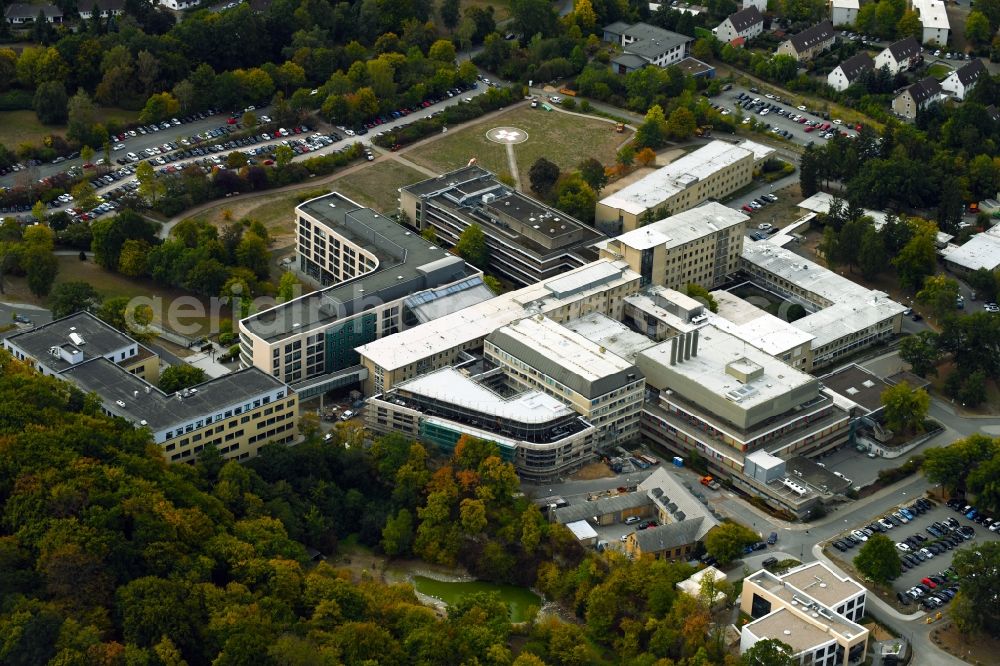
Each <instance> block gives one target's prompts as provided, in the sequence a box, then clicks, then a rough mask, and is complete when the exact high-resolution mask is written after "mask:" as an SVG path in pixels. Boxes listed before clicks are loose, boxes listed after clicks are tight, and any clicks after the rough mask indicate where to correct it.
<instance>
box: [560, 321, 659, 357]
mask: <svg viewBox="0 0 1000 666" xmlns="http://www.w3.org/2000/svg"><path fill="white" fill-rule="evenodd" d="M563 326H565V327H566V328H568V329H569V330H571V331H573V332H574V333H578V334H580V335H582V336H583V337H585V338H587V339H588V340H590V341H591V342H593V343H595V344H598V345H600V346H601V347H603V348H605V349H607V350H608V351H610V352H611V353H612V354H615V355H616V356H620V357H621V358H623V359H625V360H626V361H628V362H629V363H633V362H634V361H635V355H636V354H638V353H639V352H641V351H642V350H643V349H647V348H648V347H652V346H653V345H655V344H656V343H655V342H653V341H652V340H650V339H649V338H647V337H646V336H645V335H643V334H641V333H636V332H635V331H633V330H632V329H630V328H629V327H628V326H626V325H625V324H623V323H621V322H620V321H617V320H615V319H612V318H611V317H609V316H607V315H605V314H602V313H600V312H591V313H590V314H587V315H584V316H583V317H577V318H576V319H571V320H569V321H567V322H565V323H564V324H563Z"/></svg>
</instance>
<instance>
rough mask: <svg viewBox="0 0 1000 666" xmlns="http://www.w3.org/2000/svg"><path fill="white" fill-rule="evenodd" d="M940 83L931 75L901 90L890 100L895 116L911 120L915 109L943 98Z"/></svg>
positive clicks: (914, 115)
mask: <svg viewBox="0 0 1000 666" xmlns="http://www.w3.org/2000/svg"><path fill="white" fill-rule="evenodd" d="M944 96H945V95H944V90H942V88H941V84H940V83H938V82H937V80H936V79H934V78H933V77H931V76H928V77H927V78H925V79H921V80H920V81H917V82H916V83H914V84H913V85H912V86H909V87H907V88H905V89H904V90H903V92H901V93H899V94H898V95H896V98H895V99H894V100H892V111H893V113H895V114H896V115H897V116H900V117H903V118H906V119H908V120H913V119H914V118H916V117H917V111H919V110H920V109H923V108H926V107H927V106H928V105H929V104H932V103H934V102H937V101H940V100H941V99H943V98H944Z"/></svg>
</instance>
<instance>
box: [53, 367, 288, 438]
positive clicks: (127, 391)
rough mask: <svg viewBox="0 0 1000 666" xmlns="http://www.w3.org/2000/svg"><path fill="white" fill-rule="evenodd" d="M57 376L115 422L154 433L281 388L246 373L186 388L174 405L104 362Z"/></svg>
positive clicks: (263, 377) (257, 372) (253, 371)
mask: <svg viewBox="0 0 1000 666" xmlns="http://www.w3.org/2000/svg"><path fill="white" fill-rule="evenodd" d="M61 376H62V377H64V378H65V379H67V380H69V381H71V382H72V383H74V384H76V385H77V386H78V387H80V389H81V390H83V391H85V392H88V393H96V394H97V395H99V396H100V397H101V400H102V402H103V404H104V406H105V407H106V408H107V409H108V410H109V411H111V412H112V413H113V414H115V416H121V417H123V418H125V419H127V420H129V421H132V422H134V423H139V424H141V425H146V426H148V427H149V429H150V430H152V431H153V432H156V431H158V430H163V429H165V428H169V427H171V426H174V425H177V424H183V423H185V422H187V421H192V420H194V419H197V418H200V417H203V416H205V415H206V414H211V413H213V412H218V411H219V410H223V409H226V408H227V407H230V406H232V407H235V406H237V405H240V406H242V405H243V403H245V402H246V401H247V400H248V399H250V398H253V397H255V396H258V395H260V394H262V393H266V392H268V391H272V390H277V389H280V388H282V387H285V384H283V383H282V382H280V381H278V380H277V379H275V378H274V377H272V376H271V375H269V374H267V373H266V372H263V371H261V370H259V369H257V368H256V367H251V368H247V369H245V370H240V371H239V372H233V373H231V374H228V375H223V376H221V377H216V378H215V379H209V380H208V381H206V382H203V383H201V384H198V385H197V386H194V387H191V388H192V389H194V390H193V391H192V390H191V389H187V391H186V392H182V397H181V398H180V399H178V397H177V395H178V394H177V393H172V394H166V393H164V392H163V391H161V390H160V389H158V388H156V387H155V386H152V385H150V384H149V383H147V382H145V381H143V380H142V379H139V378H138V377H136V376H135V375H133V374H131V373H129V372H127V371H125V370H123V369H121V368H119V367H118V366H116V365H115V364H114V363H112V362H111V361H109V360H107V359H106V358H103V357H102V358H95V359H91V360H90V361H86V362H84V363H80V364H78V365H76V366H74V367H72V368H70V369H68V370H66V371H64V372H63V373H62V374H61ZM147 389H148V392H147ZM288 392H289V393H291V390H290V389H289V390H288Z"/></svg>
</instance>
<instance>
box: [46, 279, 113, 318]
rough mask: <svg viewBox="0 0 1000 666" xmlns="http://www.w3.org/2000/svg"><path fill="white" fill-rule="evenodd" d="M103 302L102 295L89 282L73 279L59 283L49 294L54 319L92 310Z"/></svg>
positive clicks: (49, 303)
mask: <svg viewBox="0 0 1000 666" xmlns="http://www.w3.org/2000/svg"><path fill="white" fill-rule="evenodd" d="M100 303H101V295H100V294H99V293H98V292H97V290H96V289H94V287H93V286H92V285H91V284H90V283H89V282H82V281H71V282H63V283H62V284H58V285H56V286H55V288H53V289H52V292H51V293H50V294H49V301H48V305H49V309H50V310H51V311H52V318H53V319H61V318H62V317H67V316H69V315H71V314H74V313H76V312H82V311H84V310H91V309H92V308H95V307H97V306H98V305H100Z"/></svg>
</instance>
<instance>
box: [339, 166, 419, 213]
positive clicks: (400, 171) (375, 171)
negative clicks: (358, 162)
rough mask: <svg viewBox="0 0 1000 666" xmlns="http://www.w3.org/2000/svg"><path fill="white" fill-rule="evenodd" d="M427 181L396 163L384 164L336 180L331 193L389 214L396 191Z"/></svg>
mask: <svg viewBox="0 0 1000 666" xmlns="http://www.w3.org/2000/svg"><path fill="white" fill-rule="evenodd" d="M426 179H427V176H426V175H424V174H422V173H420V172H419V171H417V170H416V169H412V168H410V167H408V166H406V165H405V164H400V163H399V162H397V161H395V160H385V161H383V162H376V163H375V164H372V165H371V166H369V167H367V168H365V169H359V170H358V171H355V172H354V173H350V174H347V175H346V176H344V177H343V178H338V179H337V180H335V181H334V182H333V189H335V190H337V191H338V192H340V193H342V194H343V195H344V196H346V197H349V198H351V199H353V200H354V201H357V202H358V203H359V204H361V205H362V206H368V207H370V208H373V209H375V210H377V211H378V212H380V213H387V214H391V213H392V212H393V211H395V210H396V207H397V206H398V202H399V194H398V192H397V191H396V190H398V189H399V188H400V187H403V186H405V185H411V184H413V183H416V182H418V181H421V180H426Z"/></svg>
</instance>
